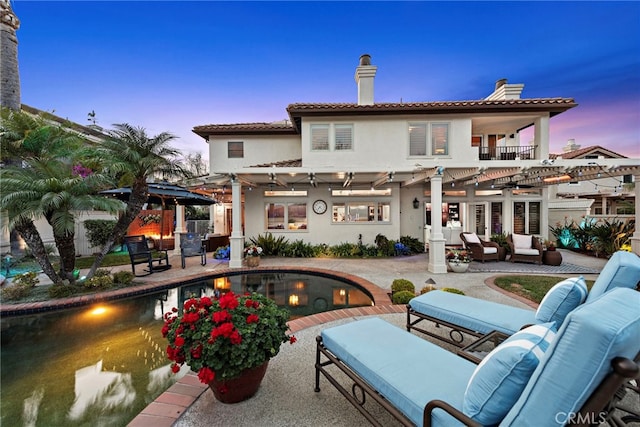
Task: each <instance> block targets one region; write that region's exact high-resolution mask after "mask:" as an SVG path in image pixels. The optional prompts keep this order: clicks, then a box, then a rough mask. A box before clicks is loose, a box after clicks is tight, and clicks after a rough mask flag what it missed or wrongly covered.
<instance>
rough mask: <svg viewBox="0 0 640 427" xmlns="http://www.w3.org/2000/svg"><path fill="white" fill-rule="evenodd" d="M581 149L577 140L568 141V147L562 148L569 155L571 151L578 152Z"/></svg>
mask: <svg viewBox="0 0 640 427" xmlns="http://www.w3.org/2000/svg"><path fill="white" fill-rule="evenodd" d="M579 149H580V145H578V144H576V140H575V139H573V138H571V139H570V140H568V141H567V145H565V146H564V147H562V151H564V152H565V153H569V152H570V151H576V150H579Z"/></svg>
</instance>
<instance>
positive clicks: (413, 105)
mask: <svg viewBox="0 0 640 427" xmlns="http://www.w3.org/2000/svg"><path fill="white" fill-rule="evenodd" d="M577 105H578V104H577V103H576V102H575V101H574V100H573V98H531V99H507V100H476V101H444V102H404V103H403V102H401V103H377V104H373V105H359V104H354V103H333V104H332V103H328V104H324V103H308V104H306V103H296V104H290V105H289V106H288V107H287V113H289V117H290V118H291V121H284V122H276V123H239V124H218V125H215V124H212V125H202V126H195V127H194V128H193V132H194V133H196V134H198V135H200V136H201V137H203V138H205V139H206V137H207V136H208V135H241V134H252V133H256V134H263V135H264V134H292V135H293V134H297V133H299V131H300V120H301V118H302V117H304V116H341V115H399V114H464V113H504V112H509V113H522V112H541V111H545V112H549V113H550V115H551V117H553V116H555V115H557V114H560V113H562V112H564V111H567V110H568V109H570V108H573V107H575V106H577Z"/></svg>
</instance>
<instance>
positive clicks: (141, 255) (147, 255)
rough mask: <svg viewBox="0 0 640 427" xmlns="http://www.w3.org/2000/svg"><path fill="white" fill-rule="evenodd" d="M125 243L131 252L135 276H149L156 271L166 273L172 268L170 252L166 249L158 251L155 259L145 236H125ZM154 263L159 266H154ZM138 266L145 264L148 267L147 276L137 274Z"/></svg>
mask: <svg viewBox="0 0 640 427" xmlns="http://www.w3.org/2000/svg"><path fill="white" fill-rule="evenodd" d="M124 243H125V245H126V246H127V250H128V251H129V259H130V260H131V270H132V271H133V275H134V276H136V277H142V276H148V275H149V274H151V273H154V272H156V271H164V270H168V269H170V268H171V264H170V263H169V253H168V251H167V250H166V249H165V250H158V251H157V252H156V254H155V255H156V256H155V257H154V254H153V253H152V252H151V249H150V248H149V243H148V241H147V238H146V237H145V236H142V235H140V236H125V238H124ZM154 262H155V263H157V265H154V264H153V263H154ZM163 263H164V264H163ZM138 264H145V265H146V266H147V269H146V270H145V271H146V272H147V273H146V274H141V275H137V274H136V265H138Z"/></svg>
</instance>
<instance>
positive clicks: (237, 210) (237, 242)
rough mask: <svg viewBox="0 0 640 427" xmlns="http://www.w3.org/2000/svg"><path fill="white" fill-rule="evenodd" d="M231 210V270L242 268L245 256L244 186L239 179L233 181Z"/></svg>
mask: <svg viewBox="0 0 640 427" xmlns="http://www.w3.org/2000/svg"><path fill="white" fill-rule="evenodd" d="M231 209H232V213H231V217H232V222H233V231H232V232H231V237H230V238H229V244H230V245H231V254H230V258H229V268H240V267H242V258H243V255H244V236H243V235H242V184H240V181H238V180H237V179H233V180H232V181H231Z"/></svg>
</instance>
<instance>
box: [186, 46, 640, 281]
mask: <svg viewBox="0 0 640 427" xmlns="http://www.w3.org/2000/svg"><path fill="white" fill-rule="evenodd" d="M376 72H377V67H376V66H374V65H371V58H370V57H369V55H363V56H362V57H361V58H360V63H359V66H358V67H357V68H356V71H355V81H356V86H357V102H355V103H339V104H332V103H296V104H291V105H289V106H288V107H287V113H288V115H289V120H286V121H282V122H277V123H242V124H211V125H202V126H196V127H194V129H193V131H194V132H195V133H196V134H198V135H200V136H202V137H203V138H204V139H205V140H206V141H207V142H208V144H209V158H210V165H211V166H210V171H211V174H210V176H209V177H208V178H207V179H206V180H205V181H206V184H207V185H208V186H214V187H215V188H216V191H218V193H217V197H218V198H222V200H226V201H227V202H228V203H226V204H225V205H224V206H218V207H217V208H214V210H215V224H216V230H218V231H220V230H228V231H231V246H232V247H231V262H230V266H231V267H239V266H240V265H241V262H242V247H243V243H244V238H245V236H246V237H255V236H257V235H259V234H264V233H265V232H270V233H273V234H274V235H276V236H277V235H285V236H286V237H287V238H288V239H289V240H291V241H293V240H297V239H300V240H304V241H306V242H310V243H327V244H337V243H341V242H356V241H357V240H358V238H359V237H361V238H362V241H363V242H365V243H373V242H374V239H375V236H376V235H377V234H383V235H384V236H386V237H387V238H389V239H398V238H400V236H405V235H409V236H413V237H416V238H419V239H421V240H425V243H426V244H427V245H428V247H429V253H430V255H429V265H428V268H429V270H430V271H432V272H436V273H442V272H446V264H445V259H444V252H445V245H455V244H460V243H461V242H460V239H459V233H460V232H461V231H463V230H464V231H475V232H476V233H478V235H480V236H483V237H485V238H489V236H490V235H491V234H492V233H496V232H507V233H512V232H514V233H523V234H532V235H539V236H543V237H546V236H547V231H548V226H549V223H548V216H547V210H548V203H549V202H548V191H549V190H548V186H549V185H556V184H557V183H558V178H559V177H561V176H565V175H571V176H573V174H575V175H576V179H579V178H578V177H577V171H578V170H580V171H582V172H584V173H585V174H586V173H588V171H590V170H591V169H593V168H594V167H595V166H594V165H592V164H590V163H589V161H587V160H586V159H562V158H558V157H555V158H550V154H549V122H550V120H552V118H553V117H554V116H556V115H558V114H561V113H563V112H565V111H567V110H569V109H571V108H574V107H576V106H577V104H576V102H575V101H574V100H573V99H571V98H535V99H526V98H522V97H521V93H522V90H523V88H524V85H523V84H511V83H508V82H507V81H506V80H499V81H498V82H497V83H496V85H495V89H494V91H493V93H490V94H489V95H488V96H487V97H486V98H484V99H480V100H468V101H444V102H411V103H402V102H400V103H376V102H375V101H374V80H375V76H376ZM354 98H355V94H354ZM524 129H533V132H532V134H533V140H532V141H530V142H527V143H523V141H521V140H520V134H521V131H523V130H524ZM639 165H640V162H638V160H637V159H635V160H634V159H615V163H612V162H610V161H609V160H608V159H604V160H602V161H601V162H599V164H598V168H603V167H604V168H607V170H609V171H610V172H611V173H612V174H618V175H628V174H634V175H638V174H640V168H639ZM563 179H564V178H563ZM203 184H204V183H203ZM222 192H224V196H223V195H222ZM229 194H231V197H230V199H224V197H225V196H226V197H228V196H229ZM636 211H637V210H636Z"/></svg>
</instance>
